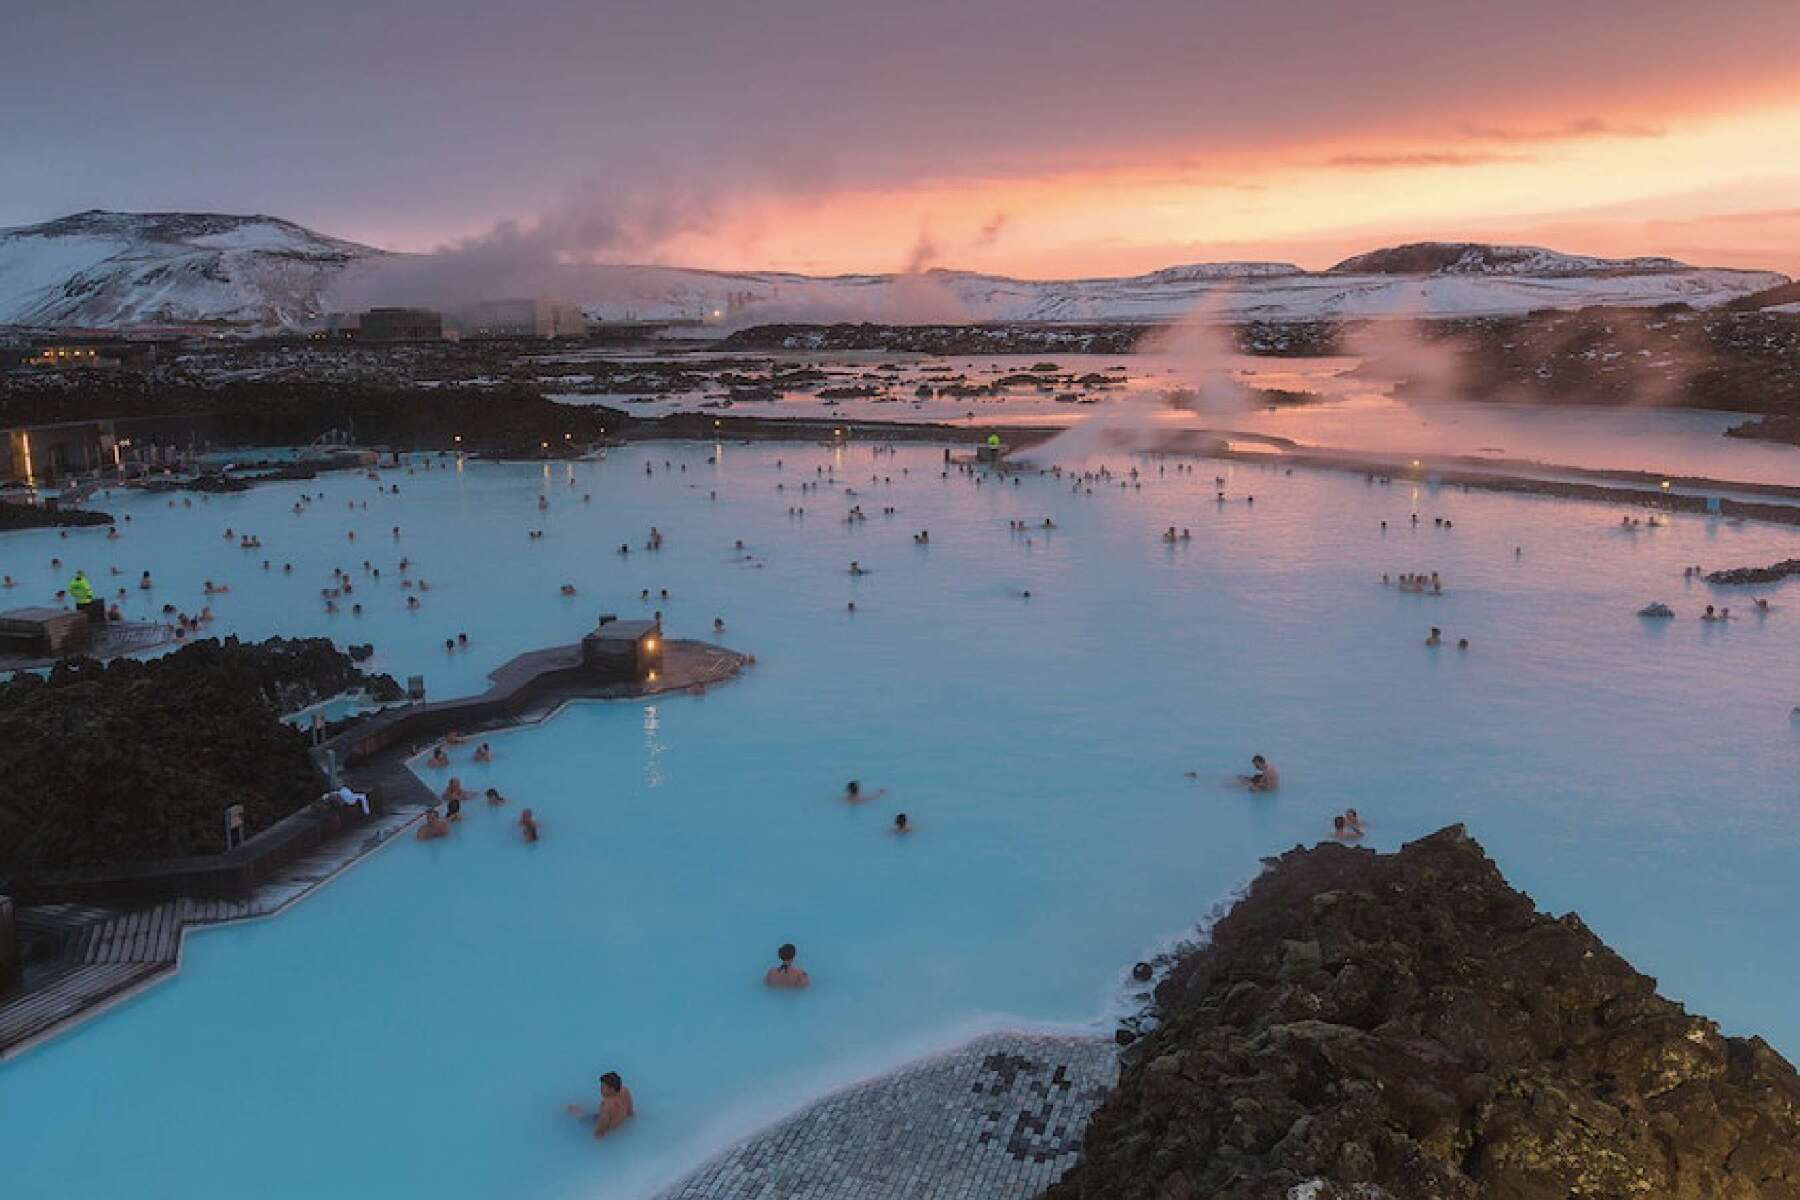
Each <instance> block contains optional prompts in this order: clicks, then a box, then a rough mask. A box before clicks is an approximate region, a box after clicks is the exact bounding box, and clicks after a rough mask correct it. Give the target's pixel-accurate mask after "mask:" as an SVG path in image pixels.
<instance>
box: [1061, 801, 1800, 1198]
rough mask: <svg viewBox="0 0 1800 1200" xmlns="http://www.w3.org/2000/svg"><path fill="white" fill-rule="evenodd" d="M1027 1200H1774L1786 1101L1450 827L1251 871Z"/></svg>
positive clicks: (1695, 1021) (1792, 1129) (1796, 1084)
mask: <svg viewBox="0 0 1800 1200" xmlns="http://www.w3.org/2000/svg"><path fill="white" fill-rule="evenodd" d="M1157 1004H1158V1007H1159V1009H1160V1011H1161V1016H1162V1018H1163V1024H1162V1025H1161V1027H1160V1028H1158V1029H1157V1030H1156V1031H1155V1032H1153V1033H1151V1034H1150V1035H1148V1036H1147V1037H1146V1038H1145V1039H1143V1040H1142V1041H1140V1042H1138V1043H1136V1044H1135V1045H1134V1046H1133V1047H1132V1048H1131V1055H1132V1060H1131V1062H1130V1063H1129V1064H1128V1065H1127V1067H1126V1069H1125V1072H1124V1076H1123V1079H1122V1080H1121V1083H1120V1087H1119V1090H1118V1091H1117V1092H1116V1093H1115V1094H1114V1096H1113V1097H1112V1098H1111V1099H1110V1100H1108V1101H1107V1103H1106V1104H1105V1105H1104V1106H1103V1107H1102V1108H1101V1110H1100V1111H1099V1113H1098V1114H1096V1116H1095V1118H1094V1120H1093V1123H1092V1124H1091V1126H1090V1127H1089V1130H1088V1134H1087V1139H1086V1146H1085V1152H1086V1158H1085V1161H1084V1162H1083V1163H1082V1164H1081V1165H1079V1166H1077V1167H1076V1168H1074V1169H1073V1170H1072V1171H1070V1172H1069V1174H1068V1175H1067V1176H1065V1178H1064V1179H1063V1180H1062V1182H1061V1183H1059V1184H1057V1185H1056V1186H1055V1187H1053V1188H1051V1189H1050V1191H1049V1192H1047V1193H1046V1200H1128V1198H1129V1200H1138V1198H1142V1200H1152V1198H1155V1200H1199V1198H1202V1197H1206V1198H1209V1200H1210V1198H1220V1200H1299V1198H1301V1197H1304V1198H1306V1200H1350V1198H1352V1197H1355V1198H1357V1200H1474V1198H1482V1200H1575V1198H1580V1200H1624V1198H1630V1197H1636V1198H1641V1200H1789V1198H1792V1197H1800V1078H1796V1076H1795V1073H1794V1070H1793V1068H1792V1067H1791V1066H1789V1064H1788V1063H1787V1061H1786V1060H1784V1059H1783V1058H1782V1057H1781V1056H1780V1055H1778V1054H1776V1053H1775V1051H1773V1050H1772V1049H1770V1048H1769V1046H1768V1045H1767V1044H1765V1043H1764V1042H1763V1041H1762V1040H1761V1039H1760V1038H1754V1037H1752V1038H1728V1037H1724V1036H1722V1035H1721V1034H1720V1033H1719V1030H1718V1028H1717V1027H1716V1026H1715V1025H1714V1024H1713V1023H1712V1022H1711V1021H1708V1020H1706V1019H1705V1018H1703V1017H1697V1016H1693V1015H1690V1014H1689V1013H1687V1012H1686V1011H1685V1010H1684V1009H1683V1008H1682V1007H1681V1006H1680V1005H1678V1004H1675V1003H1672V1002H1671V1001H1668V1000H1665V999H1663V998H1661V997H1660V996H1658V995H1657V994H1656V983H1655V981H1654V980H1652V979H1649V978H1647V977H1645V976H1643V975H1640V974H1638V973H1637V972H1636V971H1634V970H1633V969H1632V968H1631V965H1630V964H1629V963H1627V962H1625V961H1624V960H1623V959H1621V958H1620V957H1619V956H1618V955H1616V954H1614V953H1613V952H1612V951H1611V950H1609V949H1607V947H1606V946H1605V945H1604V944H1603V943H1602V942H1601V941H1600V939H1599V938H1597V937H1595V936H1594V934H1593V933H1591V932H1590V931H1589V930H1588V929H1587V928H1586V926H1584V925H1583V924H1582V923H1581V921H1580V919H1579V918H1578V917H1576V916H1574V915H1573V914H1570V915H1567V916H1564V917H1561V918H1552V917H1550V916H1547V915H1545V914H1543V913H1541V912H1539V911H1538V910H1537V908H1536V906H1535V905H1534V904H1533V903H1532V901H1531V899H1530V898H1529V897H1527V896H1525V895H1523V894H1521V893H1520V892H1517V891H1515V890H1513V889H1512V888H1511V887H1509V886H1507V883H1506V881H1505V880H1504V879H1503V878H1502V877H1501V875H1500V872H1499V870H1498V869H1497V868H1496V867H1495V866H1494V864H1493V863H1492V862H1490V861H1489V860H1488V859H1487V857H1486V856H1485V855H1484V854H1483V853H1482V851H1481V848H1480V847H1479V846H1478V845H1477V844H1476V843H1475V842H1473V841H1472V840H1470V839H1469V837H1468V836H1467V835H1466V834H1465V833H1464V831H1463V828H1462V827H1461V826H1460V825H1458V826H1451V827H1450V828H1448V829H1444V830H1441V831H1439V832H1438V833H1435V834H1433V835H1431V836H1430V837H1428V838H1424V839H1422V840H1420V841H1417V842H1413V843H1411V844H1409V845H1407V846H1406V847H1404V848H1402V849H1401V850H1400V851H1399V852H1398V853H1395V854H1387V855H1379V854H1375V853H1373V852H1371V851H1369V850H1363V849H1353V848H1351V847H1348V846H1343V845H1339V844H1336V843H1329V844H1326V845H1321V846H1319V847H1316V848H1314V849H1310V850H1307V849H1299V848H1296V849H1295V850H1293V851H1290V852H1289V853H1287V854H1285V855H1282V856H1281V857H1280V858H1279V859H1277V860H1274V862H1273V864H1272V866H1271V869H1270V870H1269V871H1267V872H1266V873H1265V874H1264V875H1263V876H1262V877H1261V878H1259V879H1258V880H1257V881H1256V883H1255V885H1254V886H1253V887H1252V888H1251V890H1250V893H1249V895H1248V896H1247V897H1246V898H1245V899H1244V900H1243V901H1242V902H1241V903H1240V904H1238V905H1237V907H1236V908H1234V909H1233V910H1232V912H1231V913H1230V914H1229V915H1227V916H1226V917H1225V918H1224V919H1223V920H1222V921H1220V922H1219V924H1218V925H1217V927H1216V928H1215V930H1214V933H1213V941H1212V943H1211V945H1210V946H1208V947H1207V948H1205V949H1203V950H1200V951H1197V952H1195V953H1193V954H1191V955H1189V956H1187V957H1186V958H1184V959H1183V960H1181V961H1180V962H1179V964H1178V965H1177V966H1176V968H1175V969H1174V970H1173V971H1172V972H1171V974H1170V976H1169V977H1168V978H1167V979H1166V980H1165V981H1164V982H1163V983H1162V984H1160V985H1159V986H1158V988H1157Z"/></svg>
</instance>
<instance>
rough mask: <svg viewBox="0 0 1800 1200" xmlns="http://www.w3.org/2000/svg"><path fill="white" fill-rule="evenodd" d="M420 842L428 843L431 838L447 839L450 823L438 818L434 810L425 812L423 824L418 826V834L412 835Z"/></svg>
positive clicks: (430, 809) (429, 809)
mask: <svg viewBox="0 0 1800 1200" xmlns="http://www.w3.org/2000/svg"><path fill="white" fill-rule="evenodd" d="M413 836H414V837H416V838H418V839H419V840H420V841H421V842H429V841H431V840H432V839H433V838H441V837H449V836H450V822H448V821H446V820H444V818H442V817H440V816H438V811H437V809H435V808H428V809H426V810H425V823H424V824H423V825H421V826H419V832H418V833H416V834H414V835H413Z"/></svg>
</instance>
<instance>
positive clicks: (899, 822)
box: [894, 813, 913, 833]
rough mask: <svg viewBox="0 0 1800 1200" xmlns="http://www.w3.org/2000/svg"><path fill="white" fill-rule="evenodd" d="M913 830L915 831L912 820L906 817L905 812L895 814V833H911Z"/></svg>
mask: <svg viewBox="0 0 1800 1200" xmlns="http://www.w3.org/2000/svg"><path fill="white" fill-rule="evenodd" d="M912 831H913V826H912V822H910V821H908V820H907V819H906V814H905V813H895V814H894V832H895V833H911V832H912Z"/></svg>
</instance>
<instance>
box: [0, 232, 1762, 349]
mask: <svg viewBox="0 0 1800 1200" xmlns="http://www.w3.org/2000/svg"><path fill="white" fill-rule="evenodd" d="M491 267H492V264H491V263H490V264H485V265H484V264H479V263H475V262H473V261H470V262H467V263H465V262H463V261H461V260H459V259H457V258H456V257H455V256H438V255H402V254H389V253H387V252H384V251H381V250H377V249H374V248H372V247H369V246H362V245H358V244H356V243H354V242H346V241H342V240H339V239H337V238H331V237H326V236H323V235H321V234H316V233H313V232H312V231H310V230H308V229H304V228H302V227H301V226H299V225H295V224H292V223H290V222H287V221H282V220H278V219H276V218H273V217H263V216H254V217H238V216H222V215H217V214H205V213H139V214H132V213H108V212H98V211H96V212H87V213H80V214H77V215H75V216H71V217H64V218H62V219H60V220H56V221H50V222H47V223H45V224H42V225H33V226H27V227H21V228H17V229H7V230H0V324H28V325H88V326H102V327H123V326H130V325H143V324H188V323H195V322H227V323H232V324H237V325H241V326H244V327H247V328H290V329H292V328H304V327H307V326H309V325H314V324H317V323H318V322H319V320H320V319H321V317H322V316H323V314H324V313H325V312H326V311H327V310H329V309H332V308H343V307H362V306H366V305H367V304H369V303H423V304H431V303H434V302H441V301H436V300H434V294H435V292H437V291H439V290H443V289H447V288H454V290H455V291H456V292H458V293H459V294H460V297H461V298H463V299H466V298H467V297H468V295H469V294H471V293H475V294H479V293H480V292H481V290H482V289H483V287H484V286H486V285H487V282H488V280H489V279H490V278H491V276H489V275H488V274H485V273H483V272H484V271H486V270H488V269H491ZM521 278H525V279H529V280H530V281H531V282H530V284H529V289H530V290H532V291H536V292H537V293H538V294H541V295H548V296H556V297H559V298H569V299H573V300H575V301H577V302H578V303H581V304H582V305H583V306H584V307H585V308H586V309H587V311H588V312H589V314H590V315H591V316H594V317H598V318H603V319H608V320H616V319H628V318H635V319H638V320H664V319H670V318H698V319H702V320H705V321H707V322H709V323H713V324H723V325H726V326H742V325H748V324H759V323H769V322H803V321H819V322H825V321H832V322H835V321H859V320H866V321H876V322H889V323H905V322H914V323H927V322H931V323H936V322H956V321H1061V322H1107V321H1172V320H1177V319H1179V318H1182V317H1189V316H1195V317H1200V318H1202V319H1211V320H1219V321H1246V320H1270V321H1304V320H1318V319H1326V318H1338V317H1379V316H1398V317H1414V318H1439V317H1453V316H1489V315H1500V314H1506V313H1522V312H1527V311H1529V310H1531V309H1535V308H1578V307H1583V306H1586V305H1592V304H1620V305H1652V304H1663V303H1668V302H1671V301H1683V302H1686V303H1688V304H1692V305H1695V306H1697V307H1705V306H1710V305H1715V304H1720V303H1723V302H1725V301H1728V300H1732V299H1734V298H1737V297H1740V296H1745V295H1749V294H1752V293H1755V292H1759V291H1762V290H1764V289H1766V288H1770V287H1774V286H1777V285H1779V284H1783V283H1786V282H1787V279H1786V277H1785V276H1782V275H1778V274H1776V273H1775V272H1772V271H1743V270H1727V269H1714V268H1696V267H1690V266H1687V265H1686V264H1684V263H1679V262H1676V261H1675V260H1673V259H1666V258H1631V259H1603V258H1589V257H1585V256H1579V255H1569V254H1561V253H1558V252H1556V251H1552V250H1544V249H1540V248H1538V247H1534V246H1491V245H1486V244H1482V243H1471V242H1421V243H1414V244H1411V245H1405V246H1395V247H1390V248H1387V249H1383V250H1376V251H1372V252H1370V253H1368V254H1362V255H1357V256H1356V257H1354V258H1349V259H1346V260H1344V261H1343V262H1341V263H1339V264H1337V265H1336V266H1334V267H1332V268H1331V269H1330V270H1328V271H1323V272H1308V271H1302V270H1301V269H1300V268H1299V267H1296V266H1294V265H1293V264H1291V263H1271V262H1227V263H1196V264H1190V265H1186V266H1175V267H1168V268H1165V269H1163V270H1160V271H1153V272H1151V273H1149V274H1147V275H1135V276H1130V277H1126V278H1119V279H1070V280H1023V279H1010V278H1007V277H1005V276H1000V275H982V274H976V273H973V272H967V271H928V272H926V273H924V274H920V275H841V276H831V277H816V276H807V275H795V274H788V273H783V272H773V271H748V272H728V271H703V270H694V269H688V268H681V267H647V266H590V267H574V266H560V265H559V266H554V267H545V268H543V269H542V270H541V271H539V272H537V273H536V274H533V273H531V272H530V271H529V270H526V271H509V272H508V278H507V280H506V282H505V283H504V284H502V283H500V282H498V281H495V282H494V283H493V284H492V286H494V287H497V288H500V289H501V291H502V292H503V293H504V294H506V295H517V294H521V290H520V279H521ZM449 298H450V297H449V296H445V297H443V299H449Z"/></svg>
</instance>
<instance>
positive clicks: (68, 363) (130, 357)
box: [0, 339, 159, 371]
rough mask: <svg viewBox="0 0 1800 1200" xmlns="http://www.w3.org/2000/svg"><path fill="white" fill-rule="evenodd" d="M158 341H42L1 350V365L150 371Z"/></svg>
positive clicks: (32, 369) (52, 368)
mask: <svg viewBox="0 0 1800 1200" xmlns="http://www.w3.org/2000/svg"><path fill="white" fill-rule="evenodd" d="M158 350H159V347H158V345H157V343H155V342H127V341H100V340H96V341H87V340H82V341H68V340H62V339H58V340H55V341H42V342H36V343H33V344H32V345H30V346H26V347H12V348H9V349H7V350H6V351H5V352H4V353H0V366H5V367H9V368H24V369H26V370H31V371H81V370H92V371H120V370H127V371H147V370H149V369H150V368H151V367H152V366H154V365H155V364H156V362H157V359H158V357H159V354H158Z"/></svg>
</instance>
